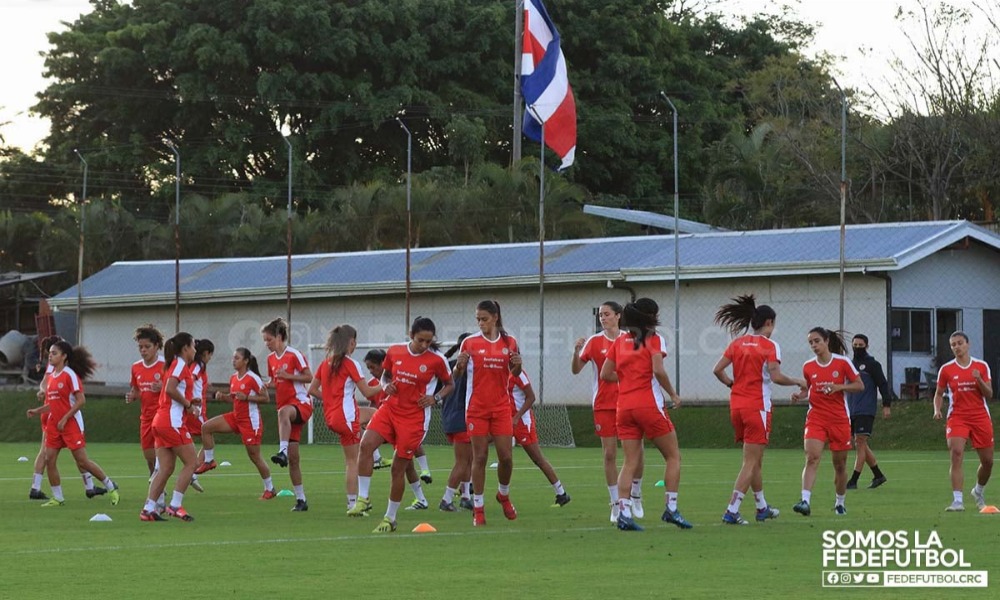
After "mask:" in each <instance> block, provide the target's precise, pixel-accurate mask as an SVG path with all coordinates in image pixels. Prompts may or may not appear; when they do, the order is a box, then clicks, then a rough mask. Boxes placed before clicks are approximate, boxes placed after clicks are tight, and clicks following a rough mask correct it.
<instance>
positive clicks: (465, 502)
mask: <svg viewBox="0 0 1000 600" xmlns="http://www.w3.org/2000/svg"><path fill="white" fill-rule="evenodd" d="M458 507H459V508H464V509H465V510H472V509H474V508H475V505H474V504H472V498H462V499H461V500H459V501H458Z"/></svg>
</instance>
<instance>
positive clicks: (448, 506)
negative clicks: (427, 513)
mask: <svg viewBox="0 0 1000 600" xmlns="http://www.w3.org/2000/svg"><path fill="white" fill-rule="evenodd" d="M438 510H440V511H442V512H458V508H456V507H455V503H454V502H445V501H444V500H442V501H441V503H440V504H438Z"/></svg>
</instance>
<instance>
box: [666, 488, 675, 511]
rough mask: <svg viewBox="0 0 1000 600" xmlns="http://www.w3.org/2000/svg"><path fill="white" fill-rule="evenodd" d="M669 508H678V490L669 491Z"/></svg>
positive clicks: (673, 509)
mask: <svg viewBox="0 0 1000 600" xmlns="http://www.w3.org/2000/svg"><path fill="white" fill-rule="evenodd" d="M667 510H669V511H670V512H673V511H675V510H677V492H667Z"/></svg>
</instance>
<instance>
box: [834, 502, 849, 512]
mask: <svg viewBox="0 0 1000 600" xmlns="http://www.w3.org/2000/svg"><path fill="white" fill-rule="evenodd" d="M833 512H835V513H837V514H838V515H846V514H847V507H846V506H844V505H843V504H838V505H836V506H834V507H833Z"/></svg>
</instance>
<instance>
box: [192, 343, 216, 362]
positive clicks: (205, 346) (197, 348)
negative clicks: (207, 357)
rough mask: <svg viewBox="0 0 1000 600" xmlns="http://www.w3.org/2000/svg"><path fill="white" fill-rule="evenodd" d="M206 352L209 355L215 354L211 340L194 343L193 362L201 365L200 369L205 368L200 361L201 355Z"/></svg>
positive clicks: (201, 360)
mask: <svg viewBox="0 0 1000 600" xmlns="http://www.w3.org/2000/svg"><path fill="white" fill-rule="evenodd" d="M206 352H208V353H210V354H215V344H213V343H212V340H195V341H194V362H196V363H198V364H199V365H201V368H202V369H204V368H205V361H204V359H202V355H203V354H205V353H206Z"/></svg>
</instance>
